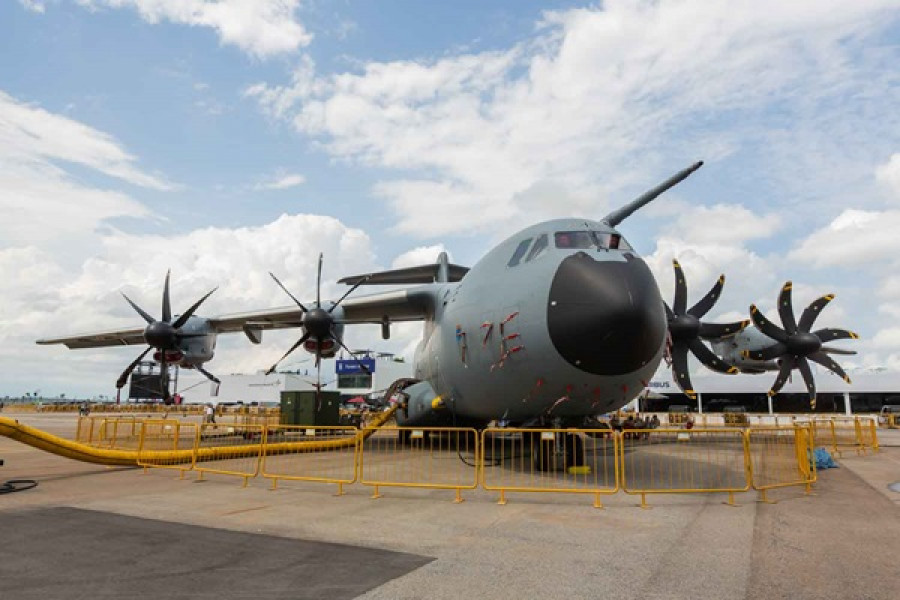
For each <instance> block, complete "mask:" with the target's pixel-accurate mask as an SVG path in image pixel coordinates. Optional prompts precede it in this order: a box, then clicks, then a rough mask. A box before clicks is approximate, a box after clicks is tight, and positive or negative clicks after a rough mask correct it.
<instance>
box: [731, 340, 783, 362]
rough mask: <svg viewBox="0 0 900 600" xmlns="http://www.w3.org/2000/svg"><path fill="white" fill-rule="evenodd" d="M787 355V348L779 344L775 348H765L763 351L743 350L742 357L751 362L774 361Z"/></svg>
mask: <svg viewBox="0 0 900 600" xmlns="http://www.w3.org/2000/svg"><path fill="white" fill-rule="evenodd" d="M785 353H787V346H785V345H784V344H782V343H781V342H778V343H777V344H775V345H774V346H769V347H768V348H763V349H762V350H743V351H741V356H742V357H744V358H749V359H751V360H772V359H773V358H778V357H779V356H783V355H784V354H785Z"/></svg>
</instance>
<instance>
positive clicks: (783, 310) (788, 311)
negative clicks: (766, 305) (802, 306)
mask: <svg viewBox="0 0 900 600" xmlns="http://www.w3.org/2000/svg"><path fill="white" fill-rule="evenodd" d="M793 287H794V285H793V284H792V283H791V282H790V281H788V282H786V283H785V284H784V285H783V286H782V287H781V292H780V293H779V294H778V316H779V317H781V324H782V326H784V330H785V331H786V332H787V333H788V335H793V334H795V333H797V321H796V319H794V304H793V301H792V300H791V290H792V289H793Z"/></svg>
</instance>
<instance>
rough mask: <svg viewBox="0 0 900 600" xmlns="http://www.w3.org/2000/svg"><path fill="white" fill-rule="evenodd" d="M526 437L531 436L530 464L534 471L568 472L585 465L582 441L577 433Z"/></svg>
mask: <svg viewBox="0 0 900 600" xmlns="http://www.w3.org/2000/svg"><path fill="white" fill-rule="evenodd" d="M527 435H530V436H531V463H532V465H533V466H534V470H535V471H568V469H569V468H571V467H581V466H584V465H585V464H586V461H585V457H584V440H583V439H581V436H580V435H578V434H577V433H546V432H542V433H541V432H536V433H530V434H527Z"/></svg>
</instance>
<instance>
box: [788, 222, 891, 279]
mask: <svg viewBox="0 0 900 600" xmlns="http://www.w3.org/2000/svg"><path fill="white" fill-rule="evenodd" d="M898 231H900V210H887V211H864V210H856V209H847V210H845V211H844V212H842V213H841V214H840V215H838V216H837V218H835V219H834V220H833V221H832V222H831V223H829V224H828V225H827V226H826V227H824V228H822V229H820V230H818V231H815V232H813V233H812V234H811V235H809V236H808V237H807V238H806V239H804V240H803V241H802V242H801V243H800V245H799V246H798V247H797V248H795V249H794V250H793V251H791V254H790V257H791V258H795V259H798V260H803V261H806V262H808V263H810V264H812V265H814V266H816V267H829V266H844V267H850V266H862V267H872V266H878V265H882V264H883V263H884V262H885V260H884V259H886V258H887V259H888V262H893V260H891V259H892V258H893V257H897V256H900V236H898V235H897V232H898Z"/></svg>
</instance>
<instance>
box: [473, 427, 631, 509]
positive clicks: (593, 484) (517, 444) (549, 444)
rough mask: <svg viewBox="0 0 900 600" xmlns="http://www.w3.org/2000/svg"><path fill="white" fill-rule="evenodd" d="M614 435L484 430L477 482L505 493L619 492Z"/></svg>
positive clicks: (585, 431) (503, 501)
mask: <svg viewBox="0 0 900 600" xmlns="http://www.w3.org/2000/svg"><path fill="white" fill-rule="evenodd" d="M618 444H619V442H618V436H617V435H615V434H614V433H613V432H612V431H610V430H608V429H485V430H484V431H483V432H482V434H481V472H482V475H481V483H482V487H484V489H486V490H492V491H499V492H500V499H499V500H498V504H506V492H555V493H577V494H593V495H594V507H595V508H603V504H602V503H601V502H600V496H601V495H602V494H615V493H616V492H617V491H618V490H619V484H618V481H619V478H618V473H619V471H618V468H619V467H618V464H619V461H618V460H617V456H618Z"/></svg>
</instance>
